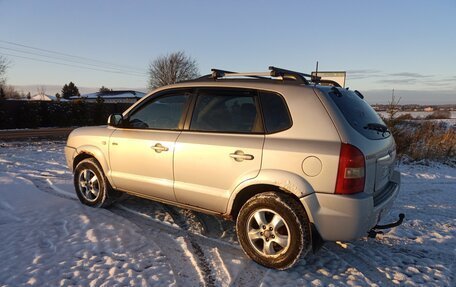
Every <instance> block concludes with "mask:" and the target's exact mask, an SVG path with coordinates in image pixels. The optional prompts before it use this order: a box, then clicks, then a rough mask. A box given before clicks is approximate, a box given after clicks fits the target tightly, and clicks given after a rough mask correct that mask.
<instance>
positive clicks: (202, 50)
mask: <svg viewBox="0 0 456 287" xmlns="http://www.w3.org/2000/svg"><path fill="white" fill-rule="evenodd" d="M455 28H456V1H455V0H442V1H419V0H414V1H405V0H404V1H349V0H348V1H245V0H244V1H171V0H168V1H93V0H92V1H85V0H84V1H83V0H78V1H49V0H41V1H22V0H0V55H5V56H6V57H7V58H8V59H10V60H11V62H12V64H11V67H10V69H9V70H8V74H7V76H8V83H9V84H13V85H63V84H65V83H68V82H69V81H73V82H75V83H76V85H78V86H85V87H100V86H101V85H104V86H108V87H129V88H145V87H146V86H147V76H146V72H147V66H148V64H149V63H150V61H151V60H152V59H154V58H155V57H157V56H159V55H164V54H167V53H170V52H173V51H179V50H183V51H185V52H186V53H187V54H188V55H190V56H192V57H194V58H195V59H196V60H197V62H198V64H199V67H200V72H201V73H202V74H206V73H209V71H210V69H211V68H212V67H217V68H223V69H227V70H235V71H266V70H267V67H268V66H269V65H275V66H279V67H284V68H288V69H295V70H299V71H303V72H310V71H312V70H313V69H314V68H315V62H316V61H317V60H318V61H319V64H320V70H342V71H347V85H348V86H350V87H351V88H354V89H359V90H361V91H365V93H366V95H367V96H368V97H369V95H372V96H371V101H374V102H375V101H379V102H380V101H382V99H383V100H387V99H386V97H389V96H390V94H391V90H392V89H393V88H394V89H395V91H396V94H397V95H398V96H402V97H403V98H404V102H423V101H424V102H428V103H432V102H439V103H455V104H456V31H455ZM15 44H16V45H15ZM17 44H20V45H25V46H29V47H35V48H40V49H45V50H52V51H55V52H59V53H64V54H70V55H74V56H78V57H82V58H90V59H93V60H96V61H87V60H86V59H82V58H68V57H67V56H64V55H61V54H55V53H51V54H50V53H47V52H45V51H40V50H34V49H30V48H27V47H23V46H18V45H17ZM23 51H27V52H28V53H24V52H23ZM37 54H40V55H46V56H47V57H43V56H39V55H37ZM12 55H16V56H21V57H27V59H25V58H19V57H15V56H12ZM56 57H59V58H61V59H71V60H72V61H73V62H68V61H63V60H61V59H57V58H56ZM30 58H31V59H30ZM32 59H35V60H36V59H41V60H45V61H51V62H59V63H66V64H68V65H76V66H84V67H90V68H93V69H101V70H105V71H95V70H90V69H83V68H79V67H73V66H64V65H57V64H52V63H47V62H39V61H35V60H32ZM108 63H109V65H111V64H115V65H116V67H115V68H116V71H117V72H116V73H112V72H107V71H106V70H110V71H112V69H113V68H112V66H110V67H108ZM87 64H92V65H91V66H87ZM117 65H119V66H121V67H119V66H117ZM382 97H383V98H382Z"/></svg>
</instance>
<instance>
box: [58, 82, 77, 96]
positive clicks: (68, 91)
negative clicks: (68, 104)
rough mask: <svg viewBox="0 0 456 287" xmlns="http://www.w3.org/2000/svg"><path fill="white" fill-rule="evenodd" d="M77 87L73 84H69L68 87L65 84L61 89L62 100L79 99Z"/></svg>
mask: <svg viewBox="0 0 456 287" xmlns="http://www.w3.org/2000/svg"><path fill="white" fill-rule="evenodd" d="M80 95H81V94H80V93H79V89H78V87H76V85H75V84H74V83H73V82H70V83H69V84H68V85H67V84H65V85H64V86H63V88H62V98H64V99H69V98H70V97H79V96H80Z"/></svg>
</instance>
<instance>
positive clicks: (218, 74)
mask: <svg viewBox="0 0 456 287" xmlns="http://www.w3.org/2000/svg"><path fill="white" fill-rule="evenodd" d="M269 70H270V72H251V73H238V72H232V71H226V70H221V69H211V72H212V73H211V74H208V75H204V76H202V77H200V78H198V79H196V81H201V80H210V79H212V80H218V79H221V78H229V77H248V78H256V79H264V80H272V79H271V78H281V79H282V80H293V81H296V84H304V85H311V84H315V85H317V84H324V85H331V86H335V87H340V85H339V84H338V83H337V82H335V81H331V80H325V79H322V78H321V77H318V76H313V75H309V74H305V73H301V72H296V71H291V70H286V69H282V68H277V67H274V66H269ZM307 78H309V79H307ZM274 80H275V79H274Z"/></svg>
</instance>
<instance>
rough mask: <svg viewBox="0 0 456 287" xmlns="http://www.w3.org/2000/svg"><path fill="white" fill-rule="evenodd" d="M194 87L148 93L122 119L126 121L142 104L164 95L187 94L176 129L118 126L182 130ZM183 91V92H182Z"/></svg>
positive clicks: (154, 129)
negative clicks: (143, 99)
mask: <svg viewBox="0 0 456 287" xmlns="http://www.w3.org/2000/svg"><path fill="white" fill-rule="evenodd" d="M193 90H194V89H192V88H178V89H169V90H164V91H160V92H158V93H155V94H152V95H150V96H149V97H148V98H147V99H146V100H145V101H143V102H141V103H140V104H139V105H137V106H135V107H133V108H132V109H131V110H130V111H128V113H127V114H126V115H125V117H124V120H125V121H128V120H129V119H130V116H131V115H132V114H133V113H135V112H136V111H138V110H140V109H142V108H143V107H144V106H146V105H148V104H149V103H150V102H152V101H155V100H159V99H161V98H164V97H168V96H173V95H176V94H178V95H188V96H189V99H188V100H187V102H186V103H185V106H184V108H183V110H182V114H181V117H180V119H179V123H178V124H177V129H159V128H137V127H128V126H125V125H122V126H121V127H118V128H120V129H127V130H142V131H182V130H183V129H184V123H185V120H186V117H187V115H188V110H189V108H190V104H191V102H192V100H193V98H194V97H195V94H194V92H193ZM182 91H184V93H182Z"/></svg>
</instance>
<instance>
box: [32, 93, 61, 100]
mask: <svg viewBox="0 0 456 287" xmlns="http://www.w3.org/2000/svg"><path fill="white" fill-rule="evenodd" d="M30 101H57V97H56V96H51V95H46V94H44V93H39V94H36V95H33V96H31V97H30Z"/></svg>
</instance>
